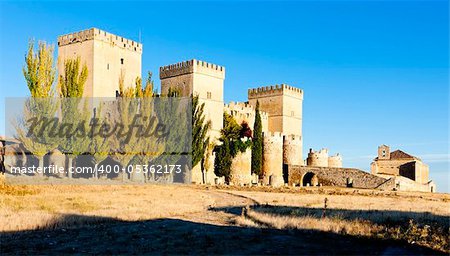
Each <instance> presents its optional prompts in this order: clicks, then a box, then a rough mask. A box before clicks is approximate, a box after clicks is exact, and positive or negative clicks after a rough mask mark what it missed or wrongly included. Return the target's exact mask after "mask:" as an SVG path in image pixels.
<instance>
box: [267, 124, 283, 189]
mask: <svg viewBox="0 0 450 256" xmlns="http://www.w3.org/2000/svg"><path fill="white" fill-rule="evenodd" d="M262 171H263V182H264V184H269V181H270V180H271V179H272V181H276V182H274V184H272V185H275V186H278V185H282V184H284V181H283V136H282V135H281V134H280V133H278V132H274V133H272V132H266V133H263V165H262ZM271 176H272V177H271Z"/></svg>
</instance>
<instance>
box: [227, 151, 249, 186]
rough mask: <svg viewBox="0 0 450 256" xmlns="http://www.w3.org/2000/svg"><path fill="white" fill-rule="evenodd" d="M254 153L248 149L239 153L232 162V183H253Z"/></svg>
mask: <svg viewBox="0 0 450 256" xmlns="http://www.w3.org/2000/svg"><path fill="white" fill-rule="evenodd" d="M251 159H252V151H251V149H250V148H248V149H247V150H246V151H245V152H243V153H242V152H239V153H238V154H237V155H236V157H234V158H233V161H232V162H231V173H230V181H231V182H232V183H234V184H240V185H243V184H251V183H252V169H251Z"/></svg>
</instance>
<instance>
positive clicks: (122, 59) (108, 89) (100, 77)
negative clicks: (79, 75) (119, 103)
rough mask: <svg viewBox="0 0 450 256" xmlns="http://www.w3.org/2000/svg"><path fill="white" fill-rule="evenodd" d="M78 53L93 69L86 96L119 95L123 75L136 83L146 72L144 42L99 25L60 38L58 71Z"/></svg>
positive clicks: (90, 71)
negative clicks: (113, 32)
mask: <svg viewBox="0 0 450 256" xmlns="http://www.w3.org/2000/svg"><path fill="white" fill-rule="evenodd" d="M77 56H78V57H80V59H81V63H82V64H86V66H87V68H88V70H89V72H88V77H87V80H86V84H85V87H84V92H83V96H84V97H115V96H116V92H117V91H118V90H119V78H120V76H121V75H122V76H123V78H124V85H125V86H134V83H135V79H136V77H141V74H142V70H141V59H142V44H140V43H138V42H135V41H132V40H130V39H126V38H123V37H121V36H117V35H113V34H110V33H108V32H105V31H102V30H100V29H97V28H91V29H88V30H83V31H80V32H76V33H71V34H67V35H63V36H59V37H58V74H63V73H64V60H66V59H68V58H76V57H77ZM94 85H95V86H94Z"/></svg>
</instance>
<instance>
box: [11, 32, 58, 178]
mask: <svg viewBox="0 0 450 256" xmlns="http://www.w3.org/2000/svg"><path fill="white" fill-rule="evenodd" d="M34 47H35V46H34V41H33V40H30V42H29V44H28V50H27V53H26V54H25V65H24V66H23V69H22V71H23V75H24V78H25V81H26V83H27V86H28V89H29V91H30V94H31V99H28V100H27V101H26V102H25V108H24V116H23V120H19V122H18V123H17V124H16V127H15V128H16V131H17V138H18V139H19V140H20V141H21V142H22V144H23V145H24V147H25V148H26V149H27V150H28V151H30V152H31V153H32V154H33V155H35V156H36V157H37V159H38V161H39V168H40V170H43V165H44V155H45V154H47V153H48V152H49V151H51V150H53V149H55V148H56V146H57V144H56V141H55V139H54V138H53V137H51V136H49V135H48V130H49V129H48V128H49V127H44V126H43V125H44V123H42V122H41V123H40V124H37V125H36V126H35V127H31V125H32V124H31V123H27V120H30V119H32V118H35V119H36V120H42V119H51V118H53V117H54V115H55V113H56V110H57V108H58V104H57V102H55V100H54V99H53V95H54V87H53V84H54V80H55V74H56V69H55V66H54V60H53V52H54V47H53V46H52V45H48V44H46V43H45V42H42V41H40V42H39V43H38V48H37V52H35V49H34ZM30 129H34V131H38V130H41V131H43V132H42V133H41V134H39V135H37V134H34V133H32V134H28V131H30Z"/></svg>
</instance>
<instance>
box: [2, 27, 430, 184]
mask: <svg viewBox="0 0 450 256" xmlns="http://www.w3.org/2000/svg"><path fill="white" fill-rule="evenodd" d="M142 51H143V45H142V44H141V43H139V42H135V41H133V40H129V39H126V38H123V37H120V36H117V35H113V34H111V33H108V32H105V31H102V30H99V29H97V28H91V29H88V30H84V31H81V32H76V33H71V34H67V35H63V36H59V37H58V67H57V68H58V72H59V74H62V73H63V72H64V60H66V59H68V58H74V57H79V58H80V59H81V62H82V63H85V64H86V65H87V68H88V70H89V74H88V78H87V81H86V84H85V90H84V92H83V96H84V97H116V96H117V92H118V90H119V79H122V80H123V82H124V85H125V86H126V87H131V86H134V83H135V79H136V78H137V77H140V76H141V74H142V70H141V68H142V63H141V59H142ZM159 78H160V80H161V93H166V92H167V91H168V90H169V88H176V89H178V91H179V92H181V96H190V95H198V97H199V101H200V102H201V103H204V104H205V112H204V114H205V117H206V118H207V119H208V120H210V121H211V130H210V131H209V135H210V137H211V138H212V140H213V141H215V140H217V139H218V138H219V136H220V131H221V129H222V128H223V115H222V113H224V112H226V113H229V114H230V115H232V116H233V117H234V118H235V120H236V121H237V122H238V123H242V122H247V123H248V124H249V126H250V128H251V129H253V124H254V120H255V107H256V104H257V102H259V105H260V114H261V119H262V131H263V165H262V169H263V170H262V171H263V173H264V180H263V181H262V182H263V183H264V184H270V185H273V186H280V185H283V184H289V185H300V186H309V185H332V186H350V187H362V188H379V189H395V188H400V189H403V188H404V187H407V188H406V189H407V190H415V189H417V190H422V191H430V189H431V191H432V192H433V191H435V185H434V183H433V184H432V183H430V182H429V181H428V167H427V166H425V165H423V164H422V162H421V161H420V160H419V159H417V158H414V157H408V158H407V159H406V160H405V159H403V160H402V161H400V162H401V163H400V162H399V161H398V159H393V158H392V156H395V155H403V154H401V153H395V152H392V153H390V156H389V149H388V148H386V147H384V148H382V150H384V151H382V152H384V153H383V154H382V155H380V153H379V156H378V158H377V159H375V162H374V163H373V164H372V174H369V173H366V172H364V171H361V170H358V169H352V168H342V166H343V164H342V157H341V156H340V155H339V154H337V155H335V156H328V150H327V149H322V150H320V151H318V152H315V151H313V150H312V149H310V151H309V153H308V156H307V159H306V161H305V160H303V151H302V148H303V137H302V116H303V96H304V95H303V90H301V89H299V88H296V87H293V86H290V85H286V84H279V85H272V86H264V87H259V88H251V89H249V90H248V101H247V102H237V103H235V102H231V103H229V104H225V103H224V80H225V67H223V66H219V65H216V64H212V63H208V62H204V61H200V60H196V59H192V60H188V61H184V62H179V63H175V64H171V65H166V66H162V67H160V69H159ZM208 157H209V158H210V159H211V161H214V160H215V159H214V153H212V154H211V155H209V156H208ZM404 160H405V161H404ZM211 161H210V162H211ZM5 162H6V161H5ZM250 162H251V150H250V149H247V151H246V152H243V153H239V154H238V155H237V156H236V157H235V158H234V159H233V162H232V170H231V176H232V177H231V180H232V181H233V182H234V183H239V184H250V183H255V182H258V180H257V178H256V179H255V177H254V175H252V174H251V169H250ZM394 165H395V166H394ZM212 166H213V165H212V164H210V165H209V167H207V170H205V171H206V172H207V173H208V175H207V176H206V175H205V173H202V171H201V169H200V166H195V167H194V168H193V170H192V173H191V180H192V182H196V183H213V182H217V179H218V177H215V175H214V172H213V170H212V168H211V167H212ZM405 166H409V167H408V168H406V167H405ZM392 168H393V169H394V170H391V169H392ZM405 168H406V169H405ZM393 172H395V173H393ZM398 177H403V178H405V179H409V180H411V182H409V183H408V184H409V185H408V186H405V185H403V186H400V187H399V184H400V183H399V182H400V181H399V178H398ZM427 182H428V183H427ZM416 183H417V184H419V185H420V186H419V185H417V184H416ZM402 184H406V183H405V181H402ZM423 184H428V185H423ZM416 185H417V186H416Z"/></svg>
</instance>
